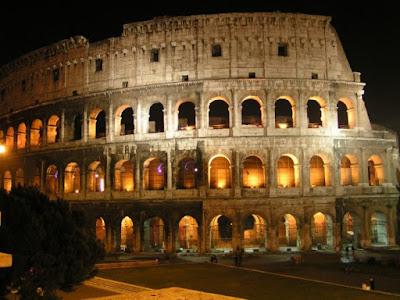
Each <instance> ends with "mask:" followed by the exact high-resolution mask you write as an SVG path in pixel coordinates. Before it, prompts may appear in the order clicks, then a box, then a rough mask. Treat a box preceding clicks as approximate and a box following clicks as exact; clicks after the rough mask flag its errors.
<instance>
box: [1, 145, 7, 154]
mask: <svg viewBox="0 0 400 300" xmlns="http://www.w3.org/2000/svg"><path fill="white" fill-rule="evenodd" d="M5 152H6V147H5V146H4V145H0V154H1V153H5Z"/></svg>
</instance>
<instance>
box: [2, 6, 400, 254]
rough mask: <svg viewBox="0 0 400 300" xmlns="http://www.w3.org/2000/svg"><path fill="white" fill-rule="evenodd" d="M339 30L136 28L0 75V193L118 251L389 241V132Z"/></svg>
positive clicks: (149, 24) (278, 17)
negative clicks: (40, 203)
mask: <svg viewBox="0 0 400 300" xmlns="http://www.w3.org/2000/svg"><path fill="white" fill-rule="evenodd" d="M364 86H365V84H364V83H362V82H361V81H360V74H359V73H357V72H353V71H352V70H351V68H350V65H349V63H348V61H347V58H346V55H345V53H344V51H343V49H342V46H341V43H340V40H339V38H338V35H337V34H336V32H335V30H334V28H333V27H332V26H331V24H330V18H329V17H325V16H312V15H303V14H283V13H235V14H219V15H195V16H185V17H165V18H157V19H153V20H150V21H146V22H138V23H132V24H126V25H124V27H123V30H122V34H121V36H120V37H110V38H109V39H107V40H102V41H99V42H94V43H89V41H88V40H87V39H86V38H85V37H82V36H76V37H73V38H70V39H66V40H63V41H60V42H58V43H55V44H52V45H49V46H47V47H44V48H41V49H38V50H36V51H33V52H31V53H28V54H26V55H24V56H22V57H20V58H18V59H16V60H15V61H12V62H10V63H9V64H7V65H5V66H3V67H1V68H0V104H1V106H0V143H1V144H4V145H5V146H6V149H7V151H6V153H4V154H0V184H1V186H2V187H3V188H5V189H7V190H9V189H11V188H12V187H13V186H16V185H18V184H27V185H36V186H38V187H39V188H40V190H41V191H43V192H45V193H47V194H48V195H49V197H50V198H51V199H56V198H57V197H60V198H63V199H65V200H67V201H69V202H70V203H71V205H72V206H75V207H80V208H82V209H84V210H85V211H86V213H87V216H88V220H87V222H88V226H89V227H90V228H91V229H92V230H93V233H94V234H96V236H97V238H98V239H99V240H101V241H102V242H103V243H104V244H105V247H106V249H107V251H109V252H113V251H120V250H121V249H122V250H125V251H134V252H141V251H144V252H153V251H167V252H177V251H197V252H202V253H204V252H211V251H232V249H236V247H237V246H239V247H242V248H244V249H245V250H246V251H248V252H253V251H259V252H262V251H293V250H306V251H307V250H311V249H321V250H333V249H337V248H338V249H340V248H341V247H343V246H344V245H349V244H353V245H354V246H355V247H362V248H369V247H371V246H390V245H394V244H395V236H396V232H395V231H396V229H395V223H396V205H397V201H398V196H399V195H398V191H397V189H396V186H397V185H398V183H397V180H396V169H399V162H398V142H397V136H396V134H395V133H393V132H391V131H389V130H387V129H385V128H381V127H378V126H375V125H371V123H370V121H369V117H368V113H367V111H366V107H365V104H364V101H363V98H362V97H363V93H364Z"/></svg>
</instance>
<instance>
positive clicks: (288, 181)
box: [277, 154, 300, 188]
mask: <svg viewBox="0 0 400 300" xmlns="http://www.w3.org/2000/svg"><path fill="white" fill-rule="evenodd" d="M277 167H278V172H277V177H278V178H277V185H278V187H281V188H286V187H298V186H299V185H300V169H299V161H298V159H297V158H296V157H295V156H294V155H292V154H283V155H282V156H281V157H280V158H279V159H278V162H277Z"/></svg>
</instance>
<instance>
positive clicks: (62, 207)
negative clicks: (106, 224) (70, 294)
mask: <svg viewBox="0 0 400 300" xmlns="http://www.w3.org/2000/svg"><path fill="white" fill-rule="evenodd" d="M0 211H1V212H2V213H1V214H2V224H1V226H0V241H1V242H0V252H5V253H10V254H12V256H13V265H12V267H11V268H7V269H0V293H1V290H2V289H3V290H4V287H5V286H6V285H8V286H11V287H15V288H19V291H20V294H21V296H22V299H36V298H38V299H56V298H57V297H56V296H55V291H56V289H58V288H62V289H68V288H72V287H73V286H74V285H77V284H80V283H82V282H83V281H84V280H85V279H87V278H89V277H91V276H94V275H95V268H94V265H95V263H96V262H97V261H99V260H100V259H102V258H103V257H104V249H103V246H102V245H101V244H100V243H99V242H98V241H97V240H96V239H95V237H94V235H93V234H92V233H91V232H88V231H87V229H86V228H85V215H84V213H83V212H82V211H76V210H72V209H70V207H69V206H68V203H66V202H64V201H63V200H61V199H59V200H56V201H50V200H49V198H48V197H47V196H46V195H44V194H42V193H40V192H39V191H38V190H37V189H36V188H32V187H18V188H14V189H12V190H11V191H10V193H7V192H6V191H4V190H0ZM0 295H1V294H0ZM0 297H1V296H0Z"/></svg>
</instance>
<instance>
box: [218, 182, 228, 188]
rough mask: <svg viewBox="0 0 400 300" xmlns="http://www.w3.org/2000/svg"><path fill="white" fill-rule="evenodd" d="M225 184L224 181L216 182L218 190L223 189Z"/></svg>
mask: <svg viewBox="0 0 400 300" xmlns="http://www.w3.org/2000/svg"><path fill="white" fill-rule="evenodd" d="M225 184H226V183H225V181H219V182H218V188H219V189H223V188H225Z"/></svg>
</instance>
